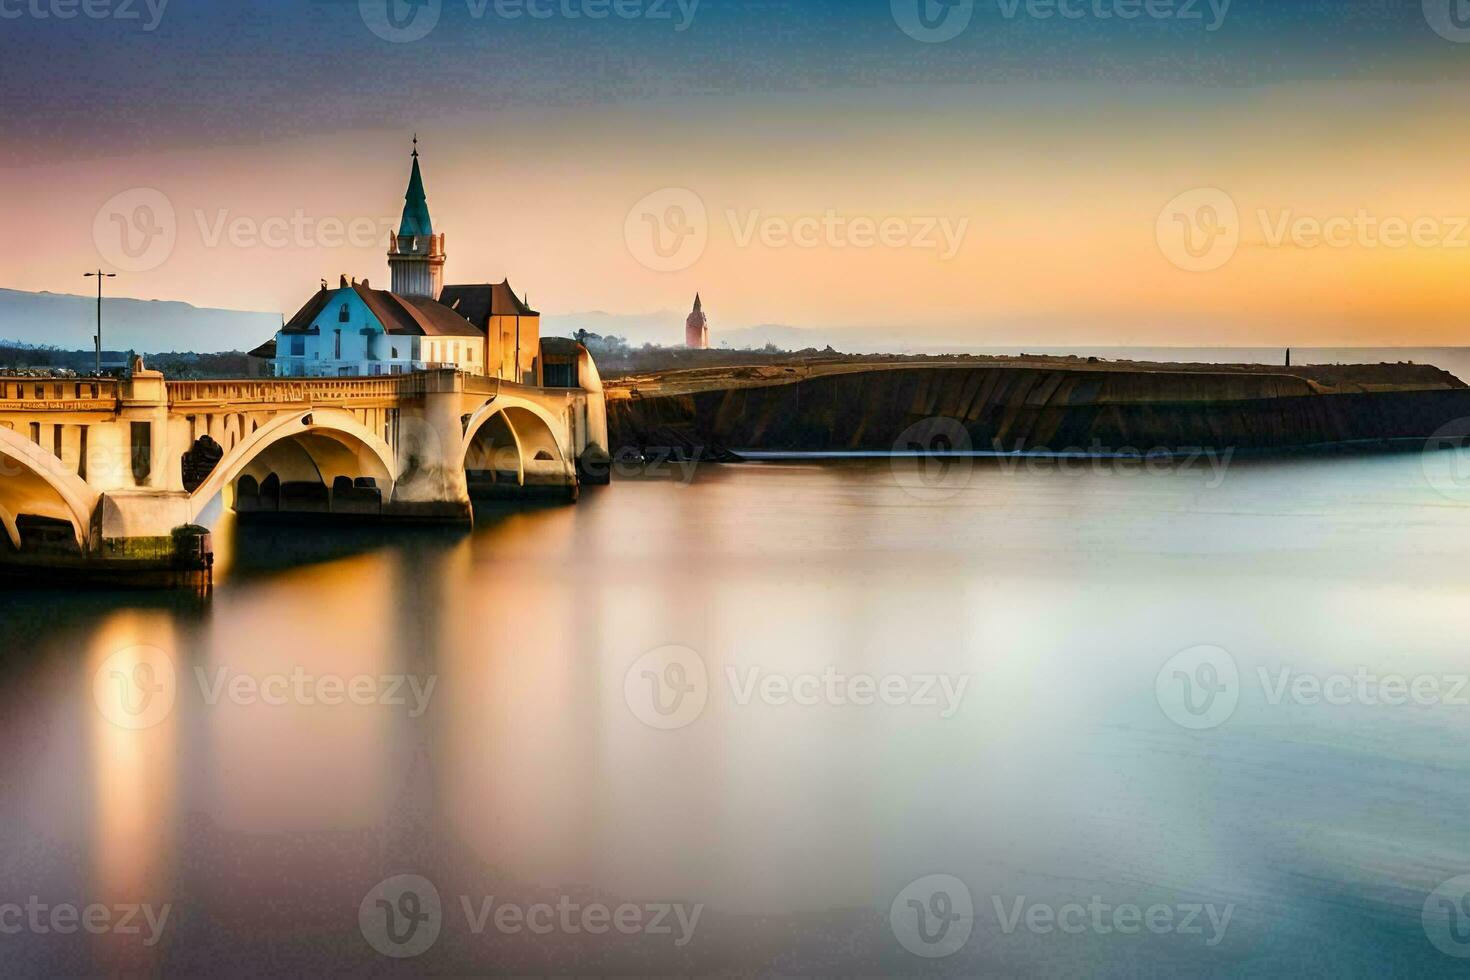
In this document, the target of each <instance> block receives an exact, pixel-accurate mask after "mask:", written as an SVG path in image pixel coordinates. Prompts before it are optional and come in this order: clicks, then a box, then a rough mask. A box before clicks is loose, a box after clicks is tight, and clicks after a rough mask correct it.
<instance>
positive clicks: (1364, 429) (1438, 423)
mask: <svg viewBox="0 0 1470 980" xmlns="http://www.w3.org/2000/svg"><path fill="white" fill-rule="evenodd" d="M1355 370H1357V371H1358V372H1359V373H1360V374H1362V375H1363V380H1364V381H1366V382H1367V383H1366V384H1362V383H1360V384H1355V385H1354V386H1352V388H1351V389H1350V390H1338V389H1334V388H1331V387H1327V386H1324V385H1323V384H1321V383H1319V382H1317V381H1315V380H1312V379H1311V378H1310V377H1298V376H1293V375H1291V374H1286V373H1282V374H1266V373H1260V372H1254V373H1231V372H1229V371H1220V372H1202V371H1193V372H1177V373H1173V372H1156V371H1128V370H1108V371H1100V370H1068V369H1066V368H1054V367H1014V366H994V367H955V368H946V367H940V368H903V369H890V370H884V369H878V370H872V371H862V372H855V373H846V374H831V375H824V376H818V377H810V378H806V379H804V380H800V381H796V382H792V383H787V384H770V385H761V386H747V387H726V388H712V389H711V390H705V391H697V392H694V393H686V394H670V395H662V396H661V395H657V394H652V395H645V396H643V397H621V398H613V399H610V400H609V402H608V415H609V419H608V423H609V435H610V441H611V444H612V446H613V448H614V450H615V451H617V450H627V449H634V450H642V451H673V452H675V453H678V454H680V455H686V454H689V455H692V454H693V453H696V452H697V453H699V454H700V455H701V457H702V458H720V456H721V455H723V454H725V453H727V452H729V451H738V450H763V451H791V452H816V451H878V452H886V451H891V450H893V449H895V448H899V449H908V448H915V447H912V446H903V445H898V444H899V442H900V441H901V440H904V441H909V440H908V439H907V438H906V437H911V436H912V435H913V431H912V427H914V426H916V425H918V426H920V428H919V430H918V432H919V433H920V435H919V438H920V441H925V440H927V439H928V438H929V436H930V434H932V433H933V432H935V431H937V430H936V429H935V427H934V426H933V425H932V424H931V425H928V426H923V425H921V423H924V422H925V421H926V420H933V419H952V420H954V421H955V422H956V423H958V425H959V426H961V427H963V429H964V430H965V432H966V433H967V434H968V437H969V439H970V442H971V444H972V446H973V448H976V449H986V450H990V449H999V450H1004V451H1014V450H1018V449H1019V450H1038V449H1043V448H1045V449H1050V450H1054V451H1061V450H1073V449H1083V450H1100V451H1114V452H1116V451H1126V450H1130V449H1131V450H1139V451H1151V450H1177V451H1189V450H1191V449H1195V448H1200V447H1213V448H1217V449H1226V448H1234V449H1237V450H1243V451H1251V450H1276V449H1281V450H1289V449H1299V448H1304V447H1314V446H1323V445H1353V444H1357V445H1362V444H1370V445H1371V444H1375V443H1383V444H1388V443H1392V442H1395V441H1400V442H1402V441H1405V440H1422V439H1424V438H1426V437H1428V436H1430V435H1432V434H1433V433H1435V432H1436V431H1437V430H1439V429H1440V428H1441V427H1442V426H1444V425H1445V424H1446V423H1448V422H1450V421H1452V420H1455V419H1462V418H1470V389H1467V388H1465V387H1464V386H1463V385H1460V384H1459V383H1458V382H1457V381H1454V379H1452V378H1449V376H1448V375H1444V374H1443V373H1442V372H1438V371H1437V370H1436V369H1433V368H1423V369H1420V370H1418V371H1417V372H1416V371H1415V370H1414V369H1412V368H1409V367H1406V366H1400V365H1385V366H1384V369H1383V371H1382V375H1383V381H1384V384H1383V385H1382V387H1383V388H1385V389H1391V388H1394V387H1395V386H1397V387H1399V388H1404V387H1407V388H1409V389H1411V390H1372V389H1373V387H1374V386H1373V385H1372V383H1371V382H1372V380H1373V377H1372V372H1371V371H1366V370H1365V369H1363V368H1357V369H1355ZM1440 379H1448V380H1449V382H1450V384H1443V383H1441V380H1440ZM1450 385H1454V386H1453V387H1452V386H1450ZM1415 388H1418V389H1419V390H1412V389H1415ZM1365 389H1367V390H1365ZM945 428H949V429H951V431H952V430H953V427H949V426H946V427H945Z"/></svg>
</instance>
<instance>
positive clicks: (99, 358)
mask: <svg viewBox="0 0 1470 980" xmlns="http://www.w3.org/2000/svg"><path fill="white" fill-rule="evenodd" d="M93 276H96V277H97V336H96V338H95V339H96V341H97V377H99V378H100V377H102V280H104V279H116V278H117V273H116V272H103V271H102V270H101V269H98V270H97V271H96V272H88V273H86V274H85V275H83V276H82V278H83V279H91V278H92V277H93Z"/></svg>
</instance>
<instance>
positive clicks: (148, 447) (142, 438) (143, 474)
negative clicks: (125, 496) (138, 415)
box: [132, 422, 153, 486]
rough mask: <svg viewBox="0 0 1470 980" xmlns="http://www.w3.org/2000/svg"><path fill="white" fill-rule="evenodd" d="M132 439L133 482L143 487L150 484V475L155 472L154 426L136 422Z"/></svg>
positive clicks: (133, 425)
mask: <svg viewBox="0 0 1470 980" xmlns="http://www.w3.org/2000/svg"><path fill="white" fill-rule="evenodd" d="M132 437H133V439H132V442H133V482H134V483H136V484H138V486H142V485H143V484H144V483H146V482H148V474H150V473H152V472H153V424H152V423H151V422H134V423H133V424H132Z"/></svg>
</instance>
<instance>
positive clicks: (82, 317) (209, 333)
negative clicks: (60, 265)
mask: <svg viewBox="0 0 1470 980" xmlns="http://www.w3.org/2000/svg"><path fill="white" fill-rule="evenodd" d="M280 328H281V315H280V314H279V313H247V312H243V311H241V310H213V309H207V308H201V307H198V306H190V305H189V304H188V303H177V302H165V301H162V300H142V299H126V298H104V299H103V301H102V345H103V346H104V347H106V348H108V349H109V350H141V351H170V350H172V351H199V352H212V351H226V350H250V349H251V348H253V347H256V346H257V345H259V344H260V343H262V342H263V341H266V340H269V339H270V338H271V337H273V336H275V333H276V331H277V330H279V329H280ZM96 331H97V297H96V296H95V295H94V296H71V295H66V294H64V293H27V292H22V291H20V290H16V289H0V340H10V341H19V342H21V343H25V344H54V345H56V346H57V347H62V348H66V349H72V348H88V349H90V348H91V346H92V339H91V338H92V335H93V334H95V333H96Z"/></svg>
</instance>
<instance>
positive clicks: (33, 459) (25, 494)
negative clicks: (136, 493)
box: [0, 427, 100, 549]
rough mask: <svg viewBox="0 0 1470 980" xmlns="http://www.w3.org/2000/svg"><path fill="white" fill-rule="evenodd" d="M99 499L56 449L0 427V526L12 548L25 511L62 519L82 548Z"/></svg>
mask: <svg viewBox="0 0 1470 980" xmlns="http://www.w3.org/2000/svg"><path fill="white" fill-rule="evenodd" d="M99 499H100V497H99V494H98V493H97V491H95V490H93V489H92V488H91V487H90V486H88V485H87V483H86V481H85V480H83V479H82V478H81V477H79V476H77V475H76V474H75V473H73V472H71V471H70V470H68V469H67V468H66V465H65V464H64V463H62V461H61V460H60V459H57V458H56V456H55V454H53V453H50V452H47V451H46V450H44V449H42V448H41V447H40V446H37V445H36V444H35V443H33V442H31V441H30V440H28V439H25V438H22V437H21V436H19V435H17V434H16V433H15V432H14V431H13V430H11V429H6V428H3V427H0V528H3V530H4V534H5V536H6V538H7V539H8V540H9V542H10V544H11V545H12V546H13V547H15V548H17V549H19V548H20V547H21V544H22V542H21V533H20V529H19V526H18V525H19V521H20V519H21V517H23V516H26V515H30V516H34V517H41V518H47V519H50V520H56V521H65V522H67V523H68V524H70V525H71V528H72V532H73V535H74V537H75V540H76V545H77V547H78V548H84V547H85V544H86V538H87V529H88V528H89V527H90V525H91V521H92V515H93V514H94V513H95V512H96V510H97V502H98V500H99Z"/></svg>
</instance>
